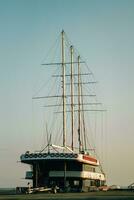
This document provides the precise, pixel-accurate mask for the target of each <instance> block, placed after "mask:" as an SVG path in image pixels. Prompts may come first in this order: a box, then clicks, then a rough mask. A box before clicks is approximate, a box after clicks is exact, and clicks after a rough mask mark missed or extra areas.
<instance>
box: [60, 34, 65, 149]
mask: <svg viewBox="0 0 134 200" xmlns="http://www.w3.org/2000/svg"><path fill="white" fill-rule="evenodd" d="M61 63H62V84H63V85H62V98H63V147H66V88H65V84H66V83H65V81H66V80H65V52H64V30H62V32H61Z"/></svg>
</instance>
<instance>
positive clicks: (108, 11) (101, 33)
mask: <svg viewBox="0 0 134 200" xmlns="http://www.w3.org/2000/svg"><path fill="white" fill-rule="evenodd" d="M62 29H64V30H65V31H66V33H67V35H68V37H69V38H70V40H71V41H72V43H73V45H74V46H76V48H77V49H78V50H79V52H80V53H81V54H82V56H83V57H84V58H85V59H86V61H87V63H88V65H89V67H90V68H91V69H92V71H93V72H94V75H95V77H96V80H97V81H98V82H99V97H100V99H101V101H102V102H103V103H104V105H106V107H107V110H108V112H107V135H106V137H107V145H106V150H105V151H106V152H107V159H108V160H106V163H107V164H106V172H107V176H108V183H109V184H121V185H126V184H129V183H131V182H133V180H134V177H133V176H132V174H133V167H134V161H133V159H132V158H133V150H134V149H133V141H134V134H133V132H134V123H133V119H134V107H133V102H134V93H133V85H134V78H133V74H134V61H133V52H134V1H133V0H116V1H115V0H100V1H99V0H55V1H54V0H28V1H27V0H23V1H22V0H12V1H10V0H0V94H1V104H0V121H1V125H0V138H1V139H0V147H1V148H0V163H1V170H0V187H2V186H16V185H22V184H25V183H24V180H23V179H21V178H23V177H24V172H25V169H26V166H23V165H21V164H20V163H17V160H19V156H20V154H21V153H23V152H25V150H27V149H29V148H30V149H35V148H36V145H35V143H36V142H35V140H36V138H37V136H36V135H37V132H41V130H40V129H41V128H39V125H38V126H37V127H36V130H35V129H34V128H35V127H34V126H33V125H32V124H33V121H32V120H33V116H32V115H33V108H32V96H33V93H34V85H35V83H36V82H37V80H39V78H40V76H41V74H42V68H41V66H40V64H41V62H42V60H43V58H44V57H45V55H46V54H47V52H48V50H49V48H50V47H51V46H52V44H53V43H54V41H55V40H56V38H57V36H58V35H59V33H60V31H61V30H62ZM46 77H47V75H45V76H44V79H45V78H46ZM41 123H42V122H41ZM36 131H37V132H36ZM35 132H36V133H35ZM40 136H41V133H40V134H39V138H40ZM40 141H41V140H40Z"/></svg>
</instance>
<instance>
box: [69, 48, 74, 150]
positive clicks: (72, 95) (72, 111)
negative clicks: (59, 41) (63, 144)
mask: <svg viewBox="0 0 134 200" xmlns="http://www.w3.org/2000/svg"><path fill="white" fill-rule="evenodd" d="M70 52H71V126H72V145H71V147H72V150H73V148H74V142H73V140H74V88H73V84H74V83H73V46H70Z"/></svg>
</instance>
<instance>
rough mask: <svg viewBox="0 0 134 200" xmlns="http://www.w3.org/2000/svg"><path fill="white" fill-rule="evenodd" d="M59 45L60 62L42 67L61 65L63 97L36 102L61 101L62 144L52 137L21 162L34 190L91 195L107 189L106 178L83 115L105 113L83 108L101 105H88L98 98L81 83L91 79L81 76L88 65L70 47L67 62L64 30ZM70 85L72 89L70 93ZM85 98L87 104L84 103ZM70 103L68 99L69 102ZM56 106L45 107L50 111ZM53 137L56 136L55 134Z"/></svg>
mask: <svg viewBox="0 0 134 200" xmlns="http://www.w3.org/2000/svg"><path fill="white" fill-rule="evenodd" d="M60 44H61V45H60V47H61V48H60V49H61V58H60V59H61V61H60V62H57V63H53V62H52V63H44V64H43V65H47V66H50V67H51V66H53V65H58V66H59V67H60V69H61V70H60V74H55V75H54V76H55V77H56V78H60V79H61V80H60V83H61V87H60V89H61V95H55V96H40V97H39V96H35V97H33V99H37V100H38V99H42V98H47V99H48V98H61V104H60V105H59V106H60V108H61V110H60V111H59V114H60V115H61V121H60V125H61V126H62V131H61V132H62V136H61V138H62V144H61V145H60V144H59V145H58V144H53V143H52V138H51V137H52V135H50V137H49V139H48V140H47V145H46V147H45V148H43V149H41V150H40V151H38V152H37V151H36V152H30V151H27V152H26V153H24V154H22V155H21V156H20V160H21V162H22V163H25V164H28V165H30V166H31V171H27V172H26V179H31V180H32V181H33V188H52V187H54V186H55V187H57V188H59V190H60V191H69V192H71V191H79V192H81V191H89V190H90V188H91V187H100V186H104V185H105V184H106V177H105V173H104V172H103V170H102V166H101V164H100V161H99V160H98V159H97V158H96V157H95V155H94V156H93V155H91V151H90V150H91V148H88V147H87V141H86V135H88V134H89V133H86V123H85V115H84V113H85V112H90V111H91V112H92V111H93V112H96V111H103V110H101V109H94V108H92V109H91V108H90V109H87V108H86V109H85V107H84V106H85V105H86V106H94V105H98V104H99V103H98V102H93V100H92V101H90V102H87V99H88V97H89V98H93V97H94V96H95V95H94V94H89V93H88V94H84V93H83V85H84V84H87V83H85V82H82V77H85V76H88V75H90V73H86V72H85V73H83V72H82V70H81V68H82V67H81V66H82V65H83V64H84V63H85V62H84V61H83V60H82V59H81V57H80V55H76V54H77V53H76V54H75V55H76V56H75V60H74V47H73V46H72V45H70V47H69V52H70V60H65V59H66V58H65V55H66V53H65V51H66V49H65V32H64V30H62V32H61V33H60ZM67 68H68V71H67V70H66V69H67ZM75 70H76V71H75ZM67 81H69V82H67ZM93 83H94V81H90V82H88V84H93ZM67 85H68V86H69V89H67ZM75 90H76V91H75ZM68 91H69V92H70V93H69V92H68ZM84 97H85V99H86V102H84ZM67 99H69V100H68V102H67ZM54 106H56V105H46V107H48V108H49V107H54ZM57 113H58V112H57ZM67 114H69V119H67ZM52 134H54V133H53V131H52ZM57 134H58V133H57ZM68 134H69V136H68ZM67 138H68V139H67ZM68 142H69V144H68ZM76 145H77V147H76Z"/></svg>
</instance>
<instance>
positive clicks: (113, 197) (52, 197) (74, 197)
mask: <svg viewBox="0 0 134 200" xmlns="http://www.w3.org/2000/svg"><path fill="white" fill-rule="evenodd" d="M0 199H1V200H30V199H31V200H43V199H44V200H64V199H65V200H79V199H81V200H84V199H85V200H88V199H89V200H127V199H128V200H129V199H133V200H134V192H132V191H129V192H128V191H107V192H88V193H57V194H51V193H41V194H26V195H0Z"/></svg>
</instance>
